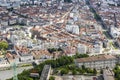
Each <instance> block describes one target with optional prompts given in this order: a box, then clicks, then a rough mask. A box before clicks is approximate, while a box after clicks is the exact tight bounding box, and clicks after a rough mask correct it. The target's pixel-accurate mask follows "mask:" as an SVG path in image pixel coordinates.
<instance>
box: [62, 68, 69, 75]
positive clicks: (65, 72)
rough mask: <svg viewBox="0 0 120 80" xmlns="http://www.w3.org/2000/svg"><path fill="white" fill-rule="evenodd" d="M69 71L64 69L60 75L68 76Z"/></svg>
mask: <svg viewBox="0 0 120 80" xmlns="http://www.w3.org/2000/svg"><path fill="white" fill-rule="evenodd" d="M68 72H69V71H68V70H67V69H62V70H61V71H60V74H61V75H63V74H68Z"/></svg>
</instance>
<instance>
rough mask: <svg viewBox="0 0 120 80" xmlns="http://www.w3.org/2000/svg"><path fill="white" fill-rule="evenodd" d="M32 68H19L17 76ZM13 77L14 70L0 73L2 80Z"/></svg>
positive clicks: (0, 79)
mask: <svg viewBox="0 0 120 80" xmlns="http://www.w3.org/2000/svg"><path fill="white" fill-rule="evenodd" d="M31 68H32V66H29V67H21V68H17V69H16V71H17V74H19V73H21V72H22V71H23V70H27V69H31ZM11 77H13V70H5V71H0V80H6V79H9V78H11Z"/></svg>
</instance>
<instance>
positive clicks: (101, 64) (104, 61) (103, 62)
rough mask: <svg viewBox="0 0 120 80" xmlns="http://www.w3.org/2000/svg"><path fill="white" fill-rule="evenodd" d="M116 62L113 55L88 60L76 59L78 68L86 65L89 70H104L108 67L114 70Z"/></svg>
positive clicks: (93, 57)
mask: <svg viewBox="0 0 120 80" xmlns="http://www.w3.org/2000/svg"><path fill="white" fill-rule="evenodd" d="M116 61H117V59H116V57H114V56H112V55H98V56H91V57H88V58H79V59H75V64H76V65H77V66H78V67H81V66H82V65H84V66H85V67H87V68H96V69H101V68H102V69H104V68H107V67H108V68H110V69H113V68H114V67H115V64H116Z"/></svg>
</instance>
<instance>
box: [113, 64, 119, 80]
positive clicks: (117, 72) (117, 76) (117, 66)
mask: <svg viewBox="0 0 120 80" xmlns="http://www.w3.org/2000/svg"><path fill="white" fill-rule="evenodd" d="M113 71H114V73H115V80H120V65H116V67H115V68H114V70H113Z"/></svg>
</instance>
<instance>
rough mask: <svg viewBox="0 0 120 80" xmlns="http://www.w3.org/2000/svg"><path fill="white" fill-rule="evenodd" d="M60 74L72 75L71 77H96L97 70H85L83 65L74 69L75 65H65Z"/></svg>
mask: <svg viewBox="0 0 120 80" xmlns="http://www.w3.org/2000/svg"><path fill="white" fill-rule="evenodd" d="M60 74H61V75H63V74H72V75H77V74H80V75H81V74H90V75H96V74H97V70H96V69H90V68H86V67H85V66H84V65H83V66H82V67H81V68H79V67H76V66H75V65H67V66H65V67H63V68H61V70H60Z"/></svg>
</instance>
